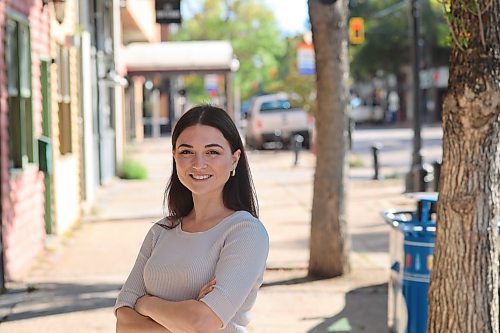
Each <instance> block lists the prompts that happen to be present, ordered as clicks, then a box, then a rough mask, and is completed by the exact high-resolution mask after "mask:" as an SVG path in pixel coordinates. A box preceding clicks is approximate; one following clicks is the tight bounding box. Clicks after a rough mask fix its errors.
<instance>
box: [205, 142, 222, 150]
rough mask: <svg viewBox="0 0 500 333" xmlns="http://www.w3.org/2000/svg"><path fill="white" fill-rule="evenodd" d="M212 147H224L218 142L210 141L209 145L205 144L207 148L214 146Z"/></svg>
mask: <svg viewBox="0 0 500 333" xmlns="http://www.w3.org/2000/svg"><path fill="white" fill-rule="evenodd" d="M212 147H219V148H220V149H224V147H222V146H221V145H220V144H218V143H210V144H208V145H205V148H212Z"/></svg>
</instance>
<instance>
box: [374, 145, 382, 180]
mask: <svg viewBox="0 0 500 333" xmlns="http://www.w3.org/2000/svg"><path fill="white" fill-rule="evenodd" d="M381 147H382V146H381V145H380V144H374V145H373V146H372V147H371V148H372V154H373V179H374V180H379V179H380V176H379V172H378V171H379V162H378V152H379V151H380V148H381Z"/></svg>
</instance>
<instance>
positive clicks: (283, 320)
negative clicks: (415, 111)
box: [0, 139, 408, 333]
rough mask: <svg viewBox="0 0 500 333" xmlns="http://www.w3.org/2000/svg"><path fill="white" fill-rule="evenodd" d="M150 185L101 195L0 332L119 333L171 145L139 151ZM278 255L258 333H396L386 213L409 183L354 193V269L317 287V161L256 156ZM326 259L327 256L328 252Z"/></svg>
mask: <svg viewBox="0 0 500 333" xmlns="http://www.w3.org/2000/svg"><path fill="white" fill-rule="evenodd" d="M132 152H133V154H134V155H135V157H136V158H138V159H140V160H141V161H142V162H143V163H145V164H146V166H147V167H148V170H149V174H150V178H149V179H148V180H147V181H124V180H119V179H116V180H114V181H112V182H111V183H110V184H108V185H106V186H104V187H103V188H102V189H101V190H100V191H99V193H98V198H97V200H96V205H95V207H94V209H93V214H92V215H90V216H85V217H84V219H83V222H82V224H81V225H80V226H79V227H78V228H76V229H75V230H74V231H73V232H72V234H71V235H69V236H68V237H66V238H64V240H63V241H62V242H59V243H57V244H58V246H55V247H54V248H53V249H52V250H51V251H49V252H48V253H47V255H46V256H44V257H43V258H42V259H41V260H40V261H39V263H38V264H37V265H36V266H35V267H34V268H33V269H32V270H31V271H30V273H29V274H28V275H27V276H23V277H20V278H19V279H18V280H16V281H14V282H11V283H9V285H8V287H9V292H8V293H7V294H6V295H2V296H0V333H7V332H8V333H23V332H68V331H69V330H71V332H72V333H80V332H114V326H115V319H114V316H113V314H112V311H111V308H112V306H113V305H114V300H115V298H116V296H117V294H118V291H119V289H120V287H121V284H122V283H123V282H124V280H125V278H126V276H127V274H128V272H129V271H130V269H131V267H132V265H133V263H134V261H135V257H136V255H137V252H138V250H139V246H140V244H141V242H142V240H143V238H144V236H145V234H146V232H147V230H148V229H149V228H150V226H151V223H152V222H154V221H155V220H156V219H159V217H160V216H161V214H162V200H163V191H164V187H165V184H166V182H167V180H168V176H169V175H170V171H171V155H170V140H169V139H151V140H146V141H145V142H144V143H142V144H140V145H138V146H136V147H134V148H133V149H132ZM249 158H250V164H251V168H252V172H253V177H254V183H255V185H256V188H257V193H258V197H259V204H260V218H261V220H262V221H263V222H264V224H265V225H266V227H267V229H268V232H269V235H270V240H271V248H270V253H269V259H268V270H267V271H266V274H265V281H264V285H263V287H262V289H261V292H260V294H259V296H258V298H257V303H256V305H255V308H254V311H253V319H252V322H251V325H250V327H249V329H250V331H251V332H258V333H265V332H273V333H274V332H287V333H295V332H296V333H302V332H370V333H381V332H386V331H387V327H386V316H387V314H386V312H387V310H386V309H387V295H386V292H387V285H386V282H387V279H388V274H389V272H388V266H389V260H388V255H387V244H388V230H389V229H388V227H387V226H386V225H385V224H384V223H383V221H382V219H381V217H380V215H379V212H380V210H381V209H384V208H389V207H402V206H404V205H407V204H408V201H407V200H406V199H405V198H404V197H403V196H401V193H402V191H403V184H402V180H386V181H380V182H374V181H355V182H350V183H349V186H348V190H347V195H348V198H347V214H348V222H349V230H350V232H351V235H352V245H351V246H352V252H351V263H352V266H353V270H352V272H351V273H349V274H348V275H346V276H344V277H341V278H337V279H326V280H316V281H312V280H308V279H307V278H306V276H307V262H308V258H309V251H308V249H309V244H308V238H309V230H310V225H309V220H310V209H311V204H312V190H313V188H312V180H313V174H314V162H315V157H314V156H313V155H311V154H310V153H309V152H303V153H301V156H300V163H299V165H298V166H296V167H294V166H293V165H292V164H293V160H294V157H293V153H292V152H287V151H263V152H250V153H249ZM325 255H326V254H325Z"/></svg>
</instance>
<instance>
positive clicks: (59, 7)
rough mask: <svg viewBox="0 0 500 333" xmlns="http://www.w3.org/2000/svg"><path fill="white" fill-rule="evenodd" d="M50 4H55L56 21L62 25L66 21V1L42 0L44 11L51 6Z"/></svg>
mask: <svg viewBox="0 0 500 333" xmlns="http://www.w3.org/2000/svg"><path fill="white" fill-rule="evenodd" d="M49 2H52V3H53V5H54V14H55V17H56V20H57V22H59V24H61V23H62V22H63V21H64V15H65V11H66V0H42V10H43V8H45V6H47V5H48V4H49Z"/></svg>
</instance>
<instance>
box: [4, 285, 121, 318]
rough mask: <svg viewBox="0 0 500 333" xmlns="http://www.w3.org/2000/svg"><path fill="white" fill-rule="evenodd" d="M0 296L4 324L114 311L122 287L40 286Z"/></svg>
mask: <svg viewBox="0 0 500 333" xmlns="http://www.w3.org/2000/svg"><path fill="white" fill-rule="evenodd" d="M34 288H35V289H34V290H32V291H29V290H26V289H22V290H11V291H10V292H8V293H7V294H4V295H2V296H0V311H1V313H2V314H3V318H0V323H1V322H6V321H16V320H22V319H31V318H37V317H43V316H50V315H57V314H64V313H71V312H78V311H86V310H96V309H101V308H108V307H110V308H111V307H113V306H114V304H115V300H116V296H117V295H118V291H119V290H120V288H121V285H120V284H105V283H96V284H75V283H37V284H35V285H34Z"/></svg>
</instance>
